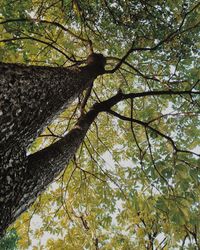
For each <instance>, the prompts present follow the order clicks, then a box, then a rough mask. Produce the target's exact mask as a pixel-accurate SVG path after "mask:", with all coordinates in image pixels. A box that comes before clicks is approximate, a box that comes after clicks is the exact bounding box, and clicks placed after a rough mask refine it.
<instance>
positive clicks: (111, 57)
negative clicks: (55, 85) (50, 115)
mask: <svg viewBox="0 0 200 250" xmlns="http://www.w3.org/2000/svg"><path fill="white" fill-rule="evenodd" d="M1 5H2V13H1V18H2V21H1V29H2V30H1V33H2V39H1V41H2V43H1V45H0V46H1V60H3V61H4V62H12V63H16V62H23V63H26V64H27V65H29V64H31V65H46V66H52V65H54V66H55V67H56V66H71V65H76V66H77V65H80V63H81V62H83V61H84V60H85V59H86V58H87V56H88V51H89V50H90V51H93V50H94V51H95V52H99V53H102V54H103V55H104V56H106V59H107V64H106V72H105V73H106V74H103V75H102V76H101V77H99V78H98V79H97V81H95V84H94V87H93V89H92V91H91V93H89V92H87V93H89V94H90V96H89V99H88V100H86V99H87V98H84V97H83V96H82V95H80V96H79V99H78V101H77V102H74V103H73V105H71V106H70V108H69V109H68V110H67V111H64V112H63V113H62V114H60V116H59V117H58V118H57V119H56V120H54V121H53V123H52V124H51V125H49V127H48V128H47V129H46V130H45V131H44V132H43V134H41V135H40V136H39V137H38V138H37V140H35V141H34V143H33V144H32V146H31V147H30V148H29V153H30V154H31V153H34V152H36V151H38V150H39V149H42V148H44V147H46V146H47V145H51V144H52V143H54V142H55V141H58V142H59V139H60V137H63V136H65V135H66V132H67V131H70V129H72V128H73V126H74V124H76V122H77V118H78V117H79V115H80V113H82V114H83V113H86V117H87V115H88V114H91V113H92V112H93V114H94V112H96V114H95V115H97V114H98V113H99V112H100V114H99V115H98V117H97V118H96V119H95V121H94V122H92V125H91V126H90V127H88V129H89V131H88V132H87V134H86V136H85V139H84V141H83V143H82V145H81V147H80V148H79V151H78V152H77V153H76V155H75V156H74V159H73V161H72V162H70V164H69V165H68V167H67V168H66V169H65V171H64V172H63V173H62V174H61V175H60V177H59V178H57V179H56V180H55V182H54V183H53V185H52V186H50V187H49V188H48V190H47V191H46V192H45V193H44V194H43V195H42V196H41V197H40V198H39V199H38V201H37V202H36V203H35V204H34V205H33V206H32V207H31V209H30V210H29V211H28V212H27V213H24V214H23V215H22V216H21V218H20V219H19V220H18V221H17V222H16V224H15V226H16V228H17V230H18V234H19V235H23V237H21V239H20V242H19V243H20V245H21V247H22V248H23V247H24V249H26V248H27V246H28V245H29V244H31V240H33V239H39V240H41V239H42V236H43V235H44V234H45V233H44V232H46V233H47V232H48V233H50V234H51V236H52V235H55V236H56V237H55V239H54V240H48V241H47V242H44V241H41V242H40V243H37V246H39V247H42V246H43V245H45V248H46V249H62V248H65V249H83V248H86V249H99V248H102V249H113V248H114V249H138V247H140V248H141V249H156V248H157V249H164V248H165V249H168V248H175V247H182V248H184V249H187V248H188V249H195V248H196V249H198V247H199V222H198V217H199V206H198V205H199V147H198V145H199V119H198V116H199V91H200V86H199V71H198V59H199V57H198V39H199V37H198V32H199V21H198V14H199V3H198V1H193V0H191V1H176V2H173V1H170V0H169V1H151V2H147V1H130V2H128V1H95V2H94V1H84V2H81V1H48V2H43V1H25V2H24V3H20V4H19V3H18V2H14V3H13V4H12V5H11V4H10V1H3V3H2V4H1ZM119 88H121V90H122V92H118V94H116V95H114V94H115V93H114V92H116V93H117V91H118V89H119ZM137 93H140V94H137ZM112 96H114V97H113V98H114V99H113V98H112V99H110V98H111V97H112ZM107 99H109V101H108V102H103V103H102V101H104V100H107ZM110 100H111V101H110ZM113 100H114V102H113ZM86 101H87V105H85V103H86ZM95 102H98V103H100V104H99V105H95V106H93V104H94V103H95ZM108 103H109V105H108ZM111 107H112V109H111ZM94 118H95V117H94ZM79 138H80V137H79ZM80 139H81V138H80ZM18 140H19V139H18ZM61 140H62V139H61ZM81 140H82V139H81ZM62 164H65V162H64V161H63V162H62ZM55 165H56V164H55ZM54 167H55V166H54ZM52 168H53V166H52ZM36 219H37V221H38V222H40V223H39V225H38V226H37V228H36V226H34V223H36ZM22 222H23V224H22ZM32 244H33V245H34V241H33V242H32ZM35 248H36V249H38V247H35Z"/></svg>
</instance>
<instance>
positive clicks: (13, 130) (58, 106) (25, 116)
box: [0, 54, 105, 234]
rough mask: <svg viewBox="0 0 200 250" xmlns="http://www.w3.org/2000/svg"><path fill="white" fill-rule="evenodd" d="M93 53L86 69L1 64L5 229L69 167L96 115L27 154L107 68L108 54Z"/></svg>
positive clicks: (0, 228)
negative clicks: (43, 133) (38, 149)
mask: <svg viewBox="0 0 200 250" xmlns="http://www.w3.org/2000/svg"><path fill="white" fill-rule="evenodd" d="M89 58H90V60H89V61H88V64H87V65H86V66H85V67H80V68H78V67H74V68H53V67H38V66H23V65H16V64H6V63H1V64H0V234H3V232H4V230H5V229H6V228H7V227H8V226H9V225H10V224H11V223H12V222H13V221H14V220H15V219H16V218H17V217H18V216H19V215H20V214H21V213H22V212H23V211H25V210H26V209H27V208H28V207H29V206H30V205H31V204H32V203H33V202H34V201H35V199H36V198H37V196H38V195H39V194H40V193H41V191H43V190H44V189H45V187H47V185H48V184H49V183H50V182H51V181H53V179H54V177H55V176H57V175H58V174H59V173H60V172H61V171H62V170H63V169H64V167H65V166H66V165H67V163H68V162H69V160H70V159H71V158H72V157H73V155H74V154H75V152H76V150H77V149H78V147H79V145H80V143H81V142H82V140H83V138H84V136H85V134H86V132H87V130H88V128H89V126H90V124H91V122H92V121H93V120H94V119H95V116H96V115H97V113H95V112H94V111H91V112H89V113H88V114H87V115H86V116H85V117H84V118H82V119H81V120H80V121H79V122H78V123H77V126H76V127H75V128H74V129H72V130H71V131H70V132H69V133H68V134H67V135H66V136H65V137H64V138H63V139H61V140H59V141H58V142H56V143H55V144H52V145H51V146H49V147H47V148H46V149H43V150H41V151H39V152H36V153H35V154H33V155H30V156H26V148H27V147H28V145H30V143H31V142H32V141H33V140H34V139H35V138H36V137H37V135H38V133H40V132H41V130H42V129H43V128H44V127H45V126H46V125H47V123H48V122H50V121H51V120H52V118H53V117H54V116H55V115H57V114H58V113H59V112H61V111H62V110H63V109H64V108H66V106H67V105H68V104H69V103H70V102H71V101H73V100H74V99H75V98H76V97H78V95H79V94H80V93H81V92H82V91H83V90H84V89H86V88H87V87H88V86H89V85H90V84H91V83H92V82H93V81H94V79H95V78H96V77H97V76H98V75H100V74H102V73H103V72H104V64H105V60H104V58H103V56H102V55H98V54H94V56H93V57H92V58H93V60H91V56H90V57H89ZM102 58H103V60H102ZM92 112H93V113H92Z"/></svg>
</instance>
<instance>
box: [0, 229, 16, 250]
mask: <svg viewBox="0 0 200 250" xmlns="http://www.w3.org/2000/svg"><path fill="white" fill-rule="evenodd" d="M18 240H19V237H18V235H17V232H16V230H15V229H11V230H10V231H8V232H7V234H6V235H5V236H4V237H3V238H2V239H1V240H0V249H1V250H15V249H17V242H18Z"/></svg>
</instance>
